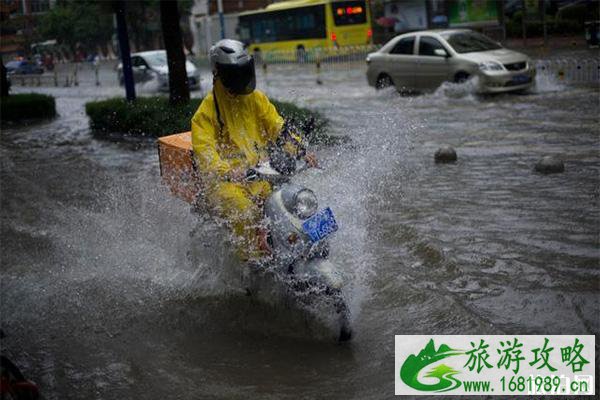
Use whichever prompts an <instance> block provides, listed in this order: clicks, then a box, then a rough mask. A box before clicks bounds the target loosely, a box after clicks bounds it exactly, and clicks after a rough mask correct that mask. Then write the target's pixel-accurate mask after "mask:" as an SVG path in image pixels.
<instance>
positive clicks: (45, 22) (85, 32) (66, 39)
mask: <svg viewBox="0 0 600 400" xmlns="http://www.w3.org/2000/svg"><path fill="white" fill-rule="evenodd" d="M39 27H40V28H39V34H40V36H41V37H42V38H44V39H56V40H57V42H58V43H59V44H62V45H66V46H67V47H68V48H69V49H70V50H71V51H74V50H75V49H76V48H77V47H82V48H84V49H87V50H95V49H96V48H97V47H98V46H102V45H104V44H106V43H107V42H108V41H110V39H111V37H112V34H113V21H112V16H111V15H110V13H109V12H108V10H107V9H106V7H103V4H102V3H101V2H97V1H92V0H78V1H76V0H69V1H63V2H60V3H57V5H56V6H55V7H53V8H51V9H50V10H49V11H48V12H47V13H45V14H44V15H42V16H41V20H40V24H39Z"/></svg>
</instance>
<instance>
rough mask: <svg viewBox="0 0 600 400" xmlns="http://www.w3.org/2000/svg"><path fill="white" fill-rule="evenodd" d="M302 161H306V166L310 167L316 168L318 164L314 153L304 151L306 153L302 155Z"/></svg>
mask: <svg viewBox="0 0 600 400" xmlns="http://www.w3.org/2000/svg"><path fill="white" fill-rule="evenodd" d="M304 161H306V163H307V164H308V166H309V167H311V168H316V167H317V166H318V165H319V163H318V162H317V156H315V153H306V155H305V156H304Z"/></svg>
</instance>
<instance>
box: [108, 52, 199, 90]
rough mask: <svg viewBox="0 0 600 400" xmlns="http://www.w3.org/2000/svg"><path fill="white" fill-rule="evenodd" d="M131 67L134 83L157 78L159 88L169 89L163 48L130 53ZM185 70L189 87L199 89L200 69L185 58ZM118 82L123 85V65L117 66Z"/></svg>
mask: <svg viewBox="0 0 600 400" xmlns="http://www.w3.org/2000/svg"><path fill="white" fill-rule="evenodd" d="M131 69H132V70H133V80H134V82H135V83H141V82H147V81H150V80H153V79H157V80H158V85H159V89H160V90H169V67H168V65H167V52H166V51H165V50H153V51H143V52H140V53H133V54H131ZM185 70H186V72H187V76H188V84H189V86H190V89H200V70H199V69H198V68H196V66H195V65H194V64H193V63H192V62H190V61H188V60H186V62H185ZM117 75H118V79H119V84H120V85H123V82H124V79H123V65H122V64H121V63H119V65H118V66H117Z"/></svg>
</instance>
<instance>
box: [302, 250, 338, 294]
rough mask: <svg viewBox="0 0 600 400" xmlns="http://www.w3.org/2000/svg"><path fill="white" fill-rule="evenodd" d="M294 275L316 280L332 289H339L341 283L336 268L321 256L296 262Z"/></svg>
mask: <svg viewBox="0 0 600 400" xmlns="http://www.w3.org/2000/svg"><path fill="white" fill-rule="evenodd" d="M294 275H296V278H299V279H302V278H304V279H306V280H309V281H315V280H316V281H318V282H320V283H322V284H324V285H326V286H329V287H330V288H332V289H341V288H342V284H343V280H342V276H341V274H340V272H339V270H338V268H337V267H336V266H335V265H334V264H333V263H332V262H331V261H329V260H328V259H326V258H321V257H315V258H312V259H310V260H308V261H304V262H298V263H296V264H295V265H294Z"/></svg>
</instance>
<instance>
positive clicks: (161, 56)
mask: <svg viewBox="0 0 600 400" xmlns="http://www.w3.org/2000/svg"><path fill="white" fill-rule="evenodd" d="M144 60H146V62H147V63H148V64H149V65H150V66H151V67H160V66H162V65H167V53H166V52H160V53H152V54H145V55H144Z"/></svg>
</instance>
